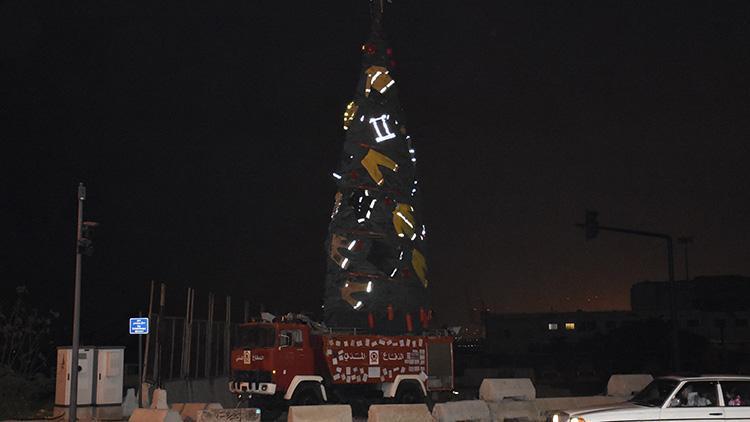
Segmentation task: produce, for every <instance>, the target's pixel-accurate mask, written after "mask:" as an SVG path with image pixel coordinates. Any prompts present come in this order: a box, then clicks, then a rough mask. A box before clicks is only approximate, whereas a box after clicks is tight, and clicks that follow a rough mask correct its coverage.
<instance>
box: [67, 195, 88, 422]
mask: <svg viewBox="0 0 750 422" xmlns="http://www.w3.org/2000/svg"><path fill="white" fill-rule="evenodd" d="M85 200H86V186H84V185H83V183H79V184H78V220H77V226H76V276H75V289H74V290H75V293H74V299H73V344H72V345H71V350H70V354H71V359H70V401H69V403H70V408H69V411H68V418H69V419H70V422H76V418H77V416H78V415H77V411H78V347H79V344H78V342H79V340H80V339H79V336H80V333H79V328H80V322H81V260H82V257H81V252H82V251H81V245H80V242H81V228H82V227H83V201H85Z"/></svg>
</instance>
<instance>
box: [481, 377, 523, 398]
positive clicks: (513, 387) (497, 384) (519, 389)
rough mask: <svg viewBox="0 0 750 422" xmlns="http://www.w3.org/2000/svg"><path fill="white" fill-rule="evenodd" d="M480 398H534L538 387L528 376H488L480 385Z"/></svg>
mask: <svg viewBox="0 0 750 422" xmlns="http://www.w3.org/2000/svg"><path fill="white" fill-rule="evenodd" d="M479 398H480V399H482V400H484V401H493V402H494V401H501V400H503V399H514V400H534V399H535V398H536V389H535V388H534V384H532V383H531V380H530V379H528V378H486V379H485V380H484V381H482V385H480V386H479Z"/></svg>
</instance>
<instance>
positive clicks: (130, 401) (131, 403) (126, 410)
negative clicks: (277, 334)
mask: <svg viewBox="0 0 750 422" xmlns="http://www.w3.org/2000/svg"><path fill="white" fill-rule="evenodd" d="M137 408H138V399H137V398H136V397H135V388H128V392H127V393H125V399H123V401H122V416H124V417H128V416H130V415H132V414H133V410H135V409H137Z"/></svg>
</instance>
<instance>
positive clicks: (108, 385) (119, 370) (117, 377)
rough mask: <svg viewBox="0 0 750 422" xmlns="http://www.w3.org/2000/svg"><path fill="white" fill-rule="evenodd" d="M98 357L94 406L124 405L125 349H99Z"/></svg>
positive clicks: (97, 350) (97, 349) (97, 351)
mask: <svg viewBox="0 0 750 422" xmlns="http://www.w3.org/2000/svg"><path fill="white" fill-rule="evenodd" d="M96 356H97V358H96V379H95V380H94V385H95V390H96V394H95V395H94V404H95V405H97V406H104V405H120V404H122V382H123V366H124V360H125V348H124V347H106V348H105V347H97V348H96Z"/></svg>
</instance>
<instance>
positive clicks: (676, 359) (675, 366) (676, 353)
mask: <svg viewBox="0 0 750 422" xmlns="http://www.w3.org/2000/svg"><path fill="white" fill-rule="evenodd" d="M576 225H577V226H578V227H583V228H584V229H585V228H586V225H585V224H576ZM597 229H598V230H604V231H610V232H617V233H625V234H635V235H638V236H647V237H656V238H659V239H664V240H666V241H667V261H668V267H669V319H670V320H671V321H670V322H671V327H670V331H671V337H672V370H673V371H679V370H680V346H679V342H678V338H677V316H676V309H675V293H676V289H675V281H674V250H673V247H672V236H670V235H668V234H664V233H655V232H647V231H643V230H632V229H623V228H620V227H609V226H599V225H598V223H597Z"/></svg>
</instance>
